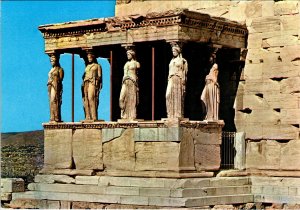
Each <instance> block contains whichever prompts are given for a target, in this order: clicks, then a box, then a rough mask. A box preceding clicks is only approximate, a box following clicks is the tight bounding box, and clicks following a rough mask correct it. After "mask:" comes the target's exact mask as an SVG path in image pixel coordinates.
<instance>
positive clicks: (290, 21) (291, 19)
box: [280, 14, 300, 31]
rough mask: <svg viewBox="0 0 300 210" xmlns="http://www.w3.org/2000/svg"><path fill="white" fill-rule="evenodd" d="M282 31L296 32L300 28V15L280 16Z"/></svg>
mask: <svg viewBox="0 0 300 210" xmlns="http://www.w3.org/2000/svg"><path fill="white" fill-rule="evenodd" d="M280 20H281V25H282V30H284V31H287V30H294V29H296V28H299V21H300V15H299V14H298V15H290V14H288V15H283V16H280Z"/></svg>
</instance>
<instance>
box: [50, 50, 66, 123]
mask: <svg viewBox="0 0 300 210" xmlns="http://www.w3.org/2000/svg"><path fill="white" fill-rule="evenodd" d="M50 62H51V65H52V68H51V70H50V71H49V73H48V83H47V86H48V95H49V102H50V122H60V121H61V104H62V92H63V85H62V81H63V79H64V70H63V69H62V68H61V67H60V64H59V55H57V54H51V55H50Z"/></svg>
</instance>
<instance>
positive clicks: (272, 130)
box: [262, 124, 299, 140]
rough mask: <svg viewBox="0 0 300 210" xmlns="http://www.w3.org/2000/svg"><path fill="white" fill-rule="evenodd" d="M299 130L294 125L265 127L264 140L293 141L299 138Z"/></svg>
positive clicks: (267, 125) (265, 125)
mask: <svg viewBox="0 0 300 210" xmlns="http://www.w3.org/2000/svg"><path fill="white" fill-rule="evenodd" d="M298 133H299V128H297V127H294V126H292V125H285V124H277V125H272V124H271V125H270V124H264V125H263V136H262V138H263V139H275V140H284V139H286V140H291V139H296V138H297V137H298Z"/></svg>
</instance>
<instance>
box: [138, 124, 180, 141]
mask: <svg viewBox="0 0 300 210" xmlns="http://www.w3.org/2000/svg"><path fill="white" fill-rule="evenodd" d="M180 136H181V128H180V127H169V128H135V129H134V141H180Z"/></svg>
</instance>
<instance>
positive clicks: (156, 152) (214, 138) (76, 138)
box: [42, 121, 223, 177]
mask: <svg viewBox="0 0 300 210" xmlns="http://www.w3.org/2000/svg"><path fill="white" fill-rule="evenodd" d="M125 124H126V126H124V125H125ZM125 124H124V123H123V124H122V123H110V122H102V123H96V124H94V123H58V124H44V127H45V160H44V168H43V170H42V173H48V174H49V173H58V174H59V173H61V174H70V173H72V172H71V171H73V172H74V171H76V170H77V172H78V173H84V174H87V175H91V174H95V173H101V174H102V175H103V174H105V173H110V174H111V173H116V172H117V173H118V174H119V175H124V174H126V175H127V176H134V175H137V174H139V175H141V174H148V175H147V176H148V177H149V176H150V177H153V176H167V177H169V176H180V175H179V173H181V172H183V173H185V172H190V173H191V176H197V174H193V173H199V174H198V176H212V175H213V173H203V172H205V171H216V170H219V168H220V162H221V160H220V144H221V132H222V127H223V122H222V121H220V122H208V123H206V122H200V121H186V122H177V123H176V122H175V123H171V124H170V122H168V121H161V122H157V123H154V122H150V123H148V122H135V123H134V122H133V123H129V124H130V125H129V124H128V123H125ZM82 128H83V129H82ZM62 170H65V172H62ZM55 171H56V172H55ZM74 173H76V172H74ZM186 176H188V175H187V174H186Z"/></svg>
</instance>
